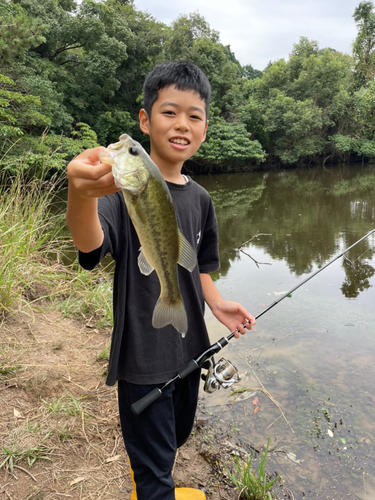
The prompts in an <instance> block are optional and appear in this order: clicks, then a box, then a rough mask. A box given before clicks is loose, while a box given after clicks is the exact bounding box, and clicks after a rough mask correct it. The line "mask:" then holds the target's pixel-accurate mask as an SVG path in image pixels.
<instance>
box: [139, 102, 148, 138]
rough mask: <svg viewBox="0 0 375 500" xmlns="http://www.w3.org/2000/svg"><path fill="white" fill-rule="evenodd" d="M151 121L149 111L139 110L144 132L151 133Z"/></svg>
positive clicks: (140, 125)
mask: <svg viewBox="0 0 375 500" xmlns="http://www.w3.org/2000/svg"><path fill="white" fill-rule="evenodd" d="M149 123H150V120H149V118H148V114H147V111H146V110H145V109H143V108H142V109H141V110H140V112H139V128H140V129H141V130H142V132H143V133H144V134H147V135H149V133H150V131H149Z"/></svg>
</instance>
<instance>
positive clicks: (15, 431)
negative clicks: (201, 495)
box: [0, 301, 292, 500]
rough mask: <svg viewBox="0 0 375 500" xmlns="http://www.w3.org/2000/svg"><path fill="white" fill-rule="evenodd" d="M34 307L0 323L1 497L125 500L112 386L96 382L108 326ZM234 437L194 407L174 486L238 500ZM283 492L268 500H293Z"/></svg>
mask: <svg viewBox="0 0 375 500" xmlns="http://www.w3.org/2000/svg"><path fill="white" fill-rule="evenodd" d="M37 309H38V310H36V308H34V312H33V314H30V309H28V310H27V311H22V312H21V311H19V312H18V313H17V314H13V315H11V316H8V317H7V318H6V319H5V320H3V322H2V323H1V325H0V400H1V405H0V407H1V410H0V435H1V441H2V449H1V450H0V455H1V456H0V463H1V465H2V467H1V468H0V499H3V498H4V499H9V500H26V499H27V500H42V499H43V500H47V499H48V500H57V499H61V498H72V499H80V500H84V499H87V500H88V499H90V500H96V499H97V500H99V499H111V498H116V499H118V500H121V499H124V500H126V499H129V498H130V495H131V491H132V483H131V479H130V474H129V469H128V462H127V455H126V451H125V448H124V445H123V441H122V436H121V429H120V423H119V418H118V411H117V392H116V387H108V386H106V385H105V375H106V368H107V360H108V346H109V342H110V328H109V327H103V328H100V327H97V324H95V323H94V322H92V321H91V320H90V318H87V319H86V320H85V321H82V320H80V321H78V320H76V319H73V318H71V317H64V315H63V314H62V313H61V312H60V311H58V310H56V309H55V308H52V307H51V305H50V304H49V303H48V302H46V301H44V303H42V304H38V307H37ZM25 312H26V313H27V314H25ZM234 439H235V438H234V436H230V431H229V430H228V432H226V433H223V431H222V430H220V429H219V428H216V429H213V428H212V427H210V424H209V420H208V419H206V418H205V416H204V414H203V413H202V412H201V411H200V410H198V412H197V419H196V425H195V428H194V431H193V433H192V435H191V437H190V439H189V440H188V442H187V443H186V444H185V445H184V446H183V447H182V448H181V449H180V450H179V452H178V455H177V459H176V464H175V467H174V471H173V477H174V481H175V484H176V486H177V487H179V486H180V487H182V486H184V487H198V488H200V489H201V490H202V491H204V492H205V494H206V496H207V498H208V499H210V500H235V499H237V498H238V491H237V490H236V489H235V488H234V485H233V483H232V482H231V480H230V479H229V477H228V470H230V469H231V468H232V464H233V456H234V451H233V447H231V445H230V443H231V442H233V443H235V441H234ZM279 485H280V484H279ZM279 485H278V486H277V489H278V490H279V491H281V490H280V488H279ZM282 491H283V492H284V493H283V495H284V496H279V497H277V498H292V497H291V496H288V493H286V490H282Z"/></svg>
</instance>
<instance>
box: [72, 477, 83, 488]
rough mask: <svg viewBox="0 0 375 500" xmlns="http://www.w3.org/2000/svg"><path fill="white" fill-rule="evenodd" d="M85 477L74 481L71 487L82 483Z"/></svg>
mask: <svg viewBox="0 0 375 500" xmlns="http://www.w3.org/2000/svg"><path fill="white" fill-rule="evenodd" d="M84 480H85V478H84V477H77V479H73V481H72V482H71V483H70V486H74V485H75V484H78V483H82V481H84Z"/></svg>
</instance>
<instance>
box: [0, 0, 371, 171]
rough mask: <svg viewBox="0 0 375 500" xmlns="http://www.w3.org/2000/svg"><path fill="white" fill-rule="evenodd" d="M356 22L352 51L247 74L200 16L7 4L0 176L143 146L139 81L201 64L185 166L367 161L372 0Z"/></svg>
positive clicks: (87, 2)
mask: <svg viewBox="0 0 375 500" xmlns="http://www.w3.org/2000/svg"><path fill="white" fill-rule="evenodd" d="M353 18H354V22H355V23H356V26H357V29H358V35H357V38H356V40H355V41H354V43H353V54H352V55H348V54H342V53H340V52H337V51H335V50H334V49H329V48H328V49H320V48H319V46H318V44H317V42H315V41H311V40H308V39H307V38H304V37H302V38H301V39H300V40H299V42H298V43H296V44H295V45H294V47H293V50H292V52H291V54H290V56H289V58H288V60H284V59H280V60H278V61H274V62H272V63H271V62H270V63H269V64H268V66H267V67H266V68H265V69H264V71H263V72H261V71H259V70H255V69H254V68H253V67H252V66H251V65H246V66H241V64H240V63H239V62H238V61H237V59H236V57H235V55H234V54H233V52H232V51H231V50H230V47H229V46H224V45H223V44H222V43H221V42H220V36H219V33H218V32H217V31H215V30H213V29H211V27H210V26H209V25H208V23H207V22H206V20H205V19H204V18H203V17H202V16H201V15H199V14H198V13H193V14H190V15H188V16H186V15H182V16H180V17H178V18H177V19H176V20H175V21H174V22H173V23H172V24H171V26H166V25H164V24H163V23H161V22H158V21H157V20H156V19H154V18H153V17H152V16H150V15H149V14H148V13H145V12H142V11H140V10H139V9H137V8H136V6H135V4H134V2H133V1H132V0H103V1H102V2H96V1H93V0H82V2H79V3H78V2H77V1H76V0H0V148H1V157H2V163H1V166H0V169H2V170H8V171H10V172H12V173H15V172H16V171H18V170H19V169H20V168H22V169H23V170H29V171H30V172H32V173H33V174H35V173H36V174H37V173H38V172H40V171H42V170H45V169H51V170H52V171H55V170H58V169H63V168H64V167H65V165H66V162H67V161H69V160H70V159H71V158H72V157H73V156H74V155H76V154H77V153H79V152H80V151H82V150H83V149H85V148H87V147H92V146H95V145H97V144H102V145H106V144H108V143H110V142H114V141H116V140H117V138H118V136H119V135H120V134H121V133H124V132H127V133H129V134H131V135H132V136H133V137H134V138H136V139H137V140H139V141H141V142H142V143H144V144H145V145H146V146H147V138H146V137H144V136H142V134H141V133H140V131H139V128H138V125H137V122H138V112H139V109H140V107H141V105H142V84H143V80H144V78H145V76H146V74H147V73H148V72H149V71H150V70H151V69H152V68H153V67H154V66H155V64H157V63H159V62H162V61H166V60H176V59H179V60H189V61H192V62H194V63H196V64H197V65H199V66H200V67H201V68H202V69H203V70H204V71H205V73H206V74H207V76H208V78H209V80H210V82H211V84H212V89H213V94H212V103H211V108H210V125H209V128H208V134H207V139H206V142H205V143H204V144H203V146H202V148H201V150H200V151H199V152H198V153H197V154H196V155H195V157H194V158H193V159H192V160H191V161H190V162H189V164H188V165H187V166H188V168H189V169H191V170H195V171H200V172H208V171H212V170H214V171H230V170H233V169H236V170H238V169H249V170H250V169H254V168H259V167H260V166H262V167H263V166H265V167H266V168H267V167H271V166H272V167H278V166H287V165H297V166H303V165H306V164H309V163H311V162H313V163H317V162H327V161H328V162H337V161H348V160H350V159H358V158H359V159H360V158H362V159H364V160H366V161H367V160H369V159H370V160H371V159H373V158H374V157H375V79H374V77H375V12H374V4H373V3H372V2H371V1H363V2H361V3H360V4H359V5H358V7H357V8H356V9H355V11H354V14H353ZM249 50H250V48H249ZM145 141H146V142H145ZM21 165H22V167H21Z"/></svg>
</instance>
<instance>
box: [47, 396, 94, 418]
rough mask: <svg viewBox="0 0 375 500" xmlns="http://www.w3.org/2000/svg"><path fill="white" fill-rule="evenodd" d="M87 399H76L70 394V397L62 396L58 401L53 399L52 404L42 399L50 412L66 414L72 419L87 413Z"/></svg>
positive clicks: (83, 397) (82, 397)
mask: <svg viewBox="0 0 375 500" xmlns="http://www.w3.org/2000/svg"><path fill="white" fill-rule="evenodd" d="M84 399H86V397H85V396H81V397H80V398H75V397H74V396H73V394H69V395H68V396H62V397H61V398H58V399H53V400H52V402H51V403H47V401H45V400H44V399H42V401H43V403H44V404H45V405H46V408H47V410H48V411H49V412H51V413H54V414H61V413H64V414H66V415H69V416H71V417H77V416H79V415H81V414H82V413H86V412H85V408H86V406H87V404H85V403H84V402H83V401H84Z"/></svg>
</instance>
